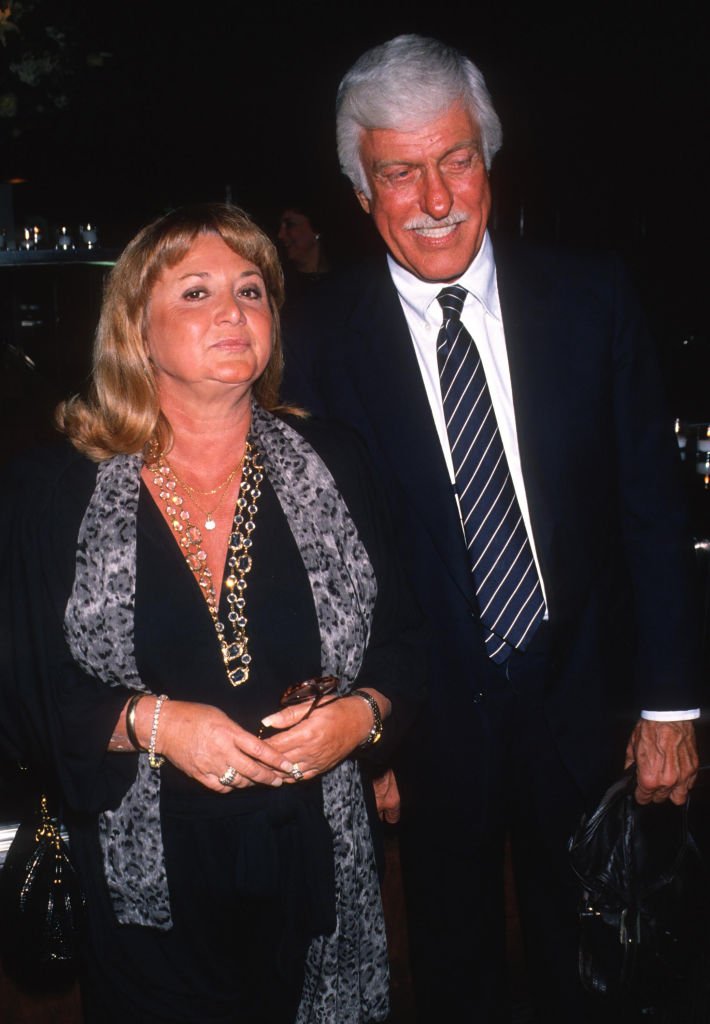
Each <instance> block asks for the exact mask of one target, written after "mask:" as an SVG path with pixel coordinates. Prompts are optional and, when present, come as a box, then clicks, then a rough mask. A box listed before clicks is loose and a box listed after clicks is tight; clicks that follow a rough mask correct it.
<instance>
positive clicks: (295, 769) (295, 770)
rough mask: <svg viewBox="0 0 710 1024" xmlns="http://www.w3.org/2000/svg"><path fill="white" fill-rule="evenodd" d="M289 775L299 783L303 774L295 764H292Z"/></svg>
mask: <svg viewBox="0 0 710 1024" xmlns="http://www.w3.org/2000/svg"><path fill="white" fill-rule="evenodd" d="M291 775H292V777H293V778H294V779H295V780H296V782H300V781H301V779H302V778H303V772H302V771H301V769H300V768H299V766H298V765H297V764H294V766H293V767H292V768H291Z"/></svg>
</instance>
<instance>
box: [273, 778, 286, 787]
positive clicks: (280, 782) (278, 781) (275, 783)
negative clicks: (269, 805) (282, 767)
mask: <svg viewBox="0 0 710 1024" xmlns="http://www.w3.org/2000/svg"><path fill="white" fill-rule="evenodd" d="M283 781H284V780H283V779H280V778H279V777H278V776H276V778H275V779H274V781H273V782H272V783H271V785H272V786H283Z"/></svg>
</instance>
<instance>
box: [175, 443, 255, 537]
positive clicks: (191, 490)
mask: <svg viewBox="0 0 710 1024" xmlns="http://www.w3.org/2000/svg"><path fill="white" fill-rule="evenodd" d="M245 453H246V448H245V449H244V452H242V457H241V459H240V460H239V462H238V463H237V464H236V466H235V467H234V469H233V470H231V472H230V474H229V476H228V477H227V479H226V480H223V481H222V483H221V484H218V485H217V486H216V487H213V488H212V490H211V491H201V490H200V489H199V488H198V487H193V486H192V485H191V484H188V483H185V481H184V480H181V479H180V477H179V476H178V475H177V473H176V472H175V469H174V468H173V466H171V465H170V463H169V462H168V460H167V459H165V458H164V459H163V463H164V465H165V466H166V467H167V469H168V470H169V472H170V473H171V474H172V475H173V477H174V478H175V480H176V482H177V484H178V486H179V487H182V488H184V489H185V490H186V491H187V493H188V494H189V495H190V498H191V500H192V501H193V503H194V504H195V505H196V506H197V507H198V508H199V510H200V512H201V513H202V514H203V516H204V517H205V523H204V526H205V529H206V530H214V529H215V528H216V526H217V522H216V520H215V516H216V515H217V512H218V511H219V508H220V506H221V504H222V502H223V501H224V499H225V497H226V495H227V491H226V488H227V487H228V486H229V484H231V482H232V480H233V479H234V477H235V476H236V475H237V473H238V472H239V470H240V469H241V468H242V465H243V463H244V454H245ZM218 491H222V497H221V498H220V499H219V501H218V502H217V504H216V505H215V507H214V508H213V510H212V511H211V512H209V511H208V510H207V509H206V508H205V507H204V506H203V505H201V504H200V502H199V501H198V500H197V498H196V497H195V494H207V495H209V494H217V492H218Z"/></svg>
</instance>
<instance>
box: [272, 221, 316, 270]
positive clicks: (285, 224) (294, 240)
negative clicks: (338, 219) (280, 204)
mask: <svg viewBox="0 0 710 1024" xmlns="http://www.w3.org/2000/svg"><path fill="white" fill-rule="evenodd" d="M278 240H279V242H280V243H281V245H282V247H283V250H284V253H285V255H286V259H287V260H289V261H290V262H291V263H293V264H294V265H295V266H296V267H297V268H298V269H299V270H304V271H311V270H316V269H317V268H318V234H317V233H316V232H315V231H314V230H313V226H312V224H311V222H310V220H309V219H308V217H307V216H306V215H305V213H299V212H298V211H297V210H284V212H283V214H282V216H281V223H280V225H279V233H278Z"/></svg>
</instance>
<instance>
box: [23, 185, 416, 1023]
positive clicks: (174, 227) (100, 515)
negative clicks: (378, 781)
mask: <svg viewBox="0 0 710 1024" xmlns="http://www.w3.org/2000/svg"><path fill="white" fill-rule="evenodd" d="M281 298H282V278H281V271H280V268H279V265H278V260H277V257H276V253H275V251H274V248H273V246H272V244H271V243H270V242H269V241H268V239H267V238H266V237H265V236H264V235H263V234H262V233H261V232H260V231H259V230H258V229H257V228H256V227H255V226H254V225H253V224H252V223H251V222H250V221H249V220H248V219H247V218H246V216H245V215H244V214H243V213H241V211H239V210H237V209H235V208H233V207H227V206H220V205H206V206H201V207H195V208H191V209H185V210H178V211H176V212H174V213H171V214H169V215H167V216H166V217H163V218H162V219H160V220H158V221H156V222H155V223H153V224H152V225H150V226H149V227H147V228H145V229H144V230H143V231H141V232H140V233H139V234H138V236H137V237H136V238H135V239H134V240H133V241H132V242H131V243H130V244H129V245H128V247H127V249H126V250H125V252H124V254H123V255H122V257H121V258H120V260H119V261H118V263H117V265H116V267H115V268H114V270H113V271H112V273H111V275H110V277H109V281H108V285H107V290H106V294H105V299H104V305H103V309H102V314H101V319H100V323H99V328H98V333H97V341H96V349H95V357H94V372H93V380H92V389H91V393H90V397H89V400H88V401H86V402H85V401H81V400H79V399H73V400H72V401H70V402H67V403H66V404H65V405H64V406H63V407H61V408H60V421H61V425H62V428H63V430H64V432H65V433H66V436H67V438H68V440H69V441H70V442H71V447H69V446H67V447H66V449H65V450H63V451H62V452H61V453H59V454H57V453H56V452H54V453H52V454H51V455H48V456H43V457H40V456H37V457H35V459H34V461H29V460H28V461H26V462H25V463H24V466H23V467H22V470H20V469H16V475H17V474H18V473H19V475H20V477H21V482H22V485H23V486H22V487H21V488H20V493H19V494H18V496H17V500H16V503H15V507H16V509H17V516H16V520H17V527H16V533H15V537H16V540H15V542H14V543H13V551H14V553H15V567H14V577H13V594H14V595H16V601H17V607H18V609H19V610H18V611H16V612H15V615H16V620H17V621H16V636H17V637H18V642H17V644H16V648H17V651H18V654H17V662H18V664H17V665H16V673H17V676H16V678H17V679H18V680H22V679H27V680H29V679H30V678H32V679H39V680H40V681H41V686H42V693H41V704H42V708H43V711H42V714H43V715H44V716H46V723H47V725H46V731H47V735H48V742H49V744H50V745H51V748H52V756H53V762H54V764H55V766H56V770H57V772H58V775H59V778H60V781H61V785H62V789H63V792H64V795H65V799H66V802H67V806H68V808H69V810H70V812H71V815H70V822H69V824H70V835H71V842H72V850H73V854H74V857H75V860H76V862H77V865H78V867H79V869H80V872H81V876H82V880H83V883H84V887H85V890H86V897H87V915H88V936H87V938H88V941H87V943H86V947H87V948H86V972H85V974H86V978H85V985H84V992H85V1002H86V1016H87V1021H88V1022H89V1024H91V1022H93V1021H101V1022H105V1021H114V1020H116V1021H118V1020H121V1021H125V1020H126V1019H131V1020H133V1021H144V1020H145V1021H151V1024H154V1022H156V1021H160V1022H168V1021H170V1022H173V1021H174V1022H177V1021H180V1022H197V1021H199V1022H201V1024H203V1022H220V1024H222V1022H224V1024H226V1022H233V1021H249V1022H264V1024H266V1022H269V1024H277V1022H281V1021H283V1022H287V1021H289V1022H290V1021H294V1020H298V1021H310V1020H333V1021H335V1020H337V1021H339V1022H344V1021H353V1022H355V1021H360V1020H381V1019H383V1017H384V1016H385V1015H386V1011H387V995H386V953H385V948H384V930H383V924H382V915H381V908H380V904H379V897H378V889H377V878H376V872H375V867H374V862H373V856H372V843H371V837H370V833H369V827H368V821H367V814H366V809H365V804H364V800H363V788H362V784H361V781H360V774H359V769H358V766H357V762H356V761H355V760H354V758H353V756H352V755H358V756H360V755H362V756H363V757H365V758H366V757H367V756H368V755H369V756H371V757H372V756H374V755H376V754H378V753H379V752H380V751H382V752H383V755H386V752H387V745H388V744H389V745H391V744H392V742H393V741H394V740H395V739H396V736H397V734H398V733H399V731H400V730H401V729H402V728H404V727H405V725H406V723H407V720H408V718H409V717H410V715H411V710H412V708H413V706H414V704H415V703H416V701H417V699H418V686H419V684H418V680H419V667H418V664H417V662H418V652H417V648H416V642H415V640H414V634H415V632H416V628H412V626H411V625H410V621H413V620H410V618H409V615H408V613H406V612H405V610H404V609H405V607H406V604H405V601H404V600H403V599H402V593H401V590H400V586H399V579H398V575H397V572H396V570H395V569H394V568H393V567H392V565H391V563H390V561H389V559H388V557H387V547H388V538H387V535H386V532H385V531H384V528H383V525H382V523H383V520H382V517H381V515H380V511H381V510H380V508H379V506H378V502H377V498H376V497H375V496H374V495H373V492H372V488H371V484H370V480H369V476H368V472H367V468H366V466H365V465H364V463H363V459H362V456H361V454H360V451H359V448H358V447H357V445H356V444H355V442H354V441H353V439H352V438H351V437H349V436H347V435H345V434H344V433H341V432H340V431H336V430H335V429H334V428H332V427H331V428H327V429H326V428H325V427H324V426H323V425H319V424H317V423H315V422H309V421H308V420H307V419H303V418H300V419H299V418H298V417H294V416H289V415H287V414H283V415H279V416H276V415H274V413H273V412H272V411H270V410H275V409H276V402H277V392H278V384H279V378H280V366H281V355H280V345H279V329H278V313H277V310H278V306H279V303H280V301H281ZM38 629H39V630H40V631H41V630H42V629H43V630H44V635H43V636H42V638H41V642H38V641H37V630H38ZM322 675H332V676H335V677H337V679H338V680H339V682H338V691H339V694H341V697H340V699H337V700H331V699H330V698H328V697H326V698H324V699H322V700H319V701H318V705H317V707H315V702H314V701H306V702H305V703H302V704H297V705H294V706H287V707H284V708H283V710H279V708H280V707H281V704H280V699H281V695H282V694H283V693H284V691H286V690H287V689H289V688H290V687H293V686H294V685H296V684H299V683H301V682H302V681H303V680H308V679H309V678H311V677H317V676H322ZM316 689H317V688H316ZM355 690H357V693H354V691H355ZM314 692H315V691H314ZM348 694H351V695H348ZM298 695H299V696H302V695H303V694H302V691H298ZM331 697H332V695H331ZM311 710H312V711H313V713H312V714H311V713H310V712H311ZM382 722H384V726H382ZM265 726H268V727H269V729H268V731H266V732H265V731H264V727H265ZM259 732H262V733H263V734H264V736H263V738H261V739H260V738H258V736H257V734H258V733H259ZM380 733H383V739H382V742H381V743H376V742H375V741H376V740H378V739H379V735H380ZM107 751H108V753H107Z"/></svg>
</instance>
